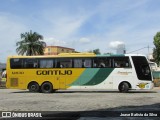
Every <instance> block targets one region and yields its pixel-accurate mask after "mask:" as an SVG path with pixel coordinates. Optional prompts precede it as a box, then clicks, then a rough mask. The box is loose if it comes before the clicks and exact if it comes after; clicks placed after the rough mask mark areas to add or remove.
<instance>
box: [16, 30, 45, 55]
mask: <svg viewBox="0 0 160 120" xmlns="http://www.w3.org/2000/svg"><path fill="white" fill-rule="evenodd" d="M42 40H43V36H42V35H40V34H38V33H36V32H32V31H30V32H25V33H22V34H21V41H18V42H17V43H16V46H17V49H16V51H17V53H18V54H20V55H24V54H26V55H27V56H32V55H43V54H44V48H45V46H46V43H45V42H43V41H42Z"/></svg>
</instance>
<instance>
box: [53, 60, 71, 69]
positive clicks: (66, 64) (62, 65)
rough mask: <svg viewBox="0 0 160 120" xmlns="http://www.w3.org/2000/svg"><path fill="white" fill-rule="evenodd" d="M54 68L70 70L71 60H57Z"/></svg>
mask: <svg viewBox="0 0 160 120" xmlns="http://www.w3.org/2000/svg"><path fill="white" fill-rule="evenodd" d="M56 68H72V59H67V58H64V59H57V60H56Z"/></svg>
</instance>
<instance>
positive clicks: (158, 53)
mask: <svg viewBox="0 0 160 120" xmlns="http://www.w3.org/2000/svg"><path fill="white" fill-rule="evenodd" d="M153 43H154V45H155V48H154V49H153V57H154V59H155V62H156V63H157V64H158V65H159V63H160V32H157V34H156V35H155V36H154V41H153Z"/></svg>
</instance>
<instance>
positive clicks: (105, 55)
mask: <svg viewBox="0 0 160 120" xmlns="http://www.w3.org/2000/svg"><path fill="white" fill-rule="evenodd" d="M121 56H145V55H142V54H103V55H96V54H94V53H60V54H58V55H41V56H17V55H16V56H8V58H42V57H43V58H53V57H54V58H59V57H121Z"/></svg>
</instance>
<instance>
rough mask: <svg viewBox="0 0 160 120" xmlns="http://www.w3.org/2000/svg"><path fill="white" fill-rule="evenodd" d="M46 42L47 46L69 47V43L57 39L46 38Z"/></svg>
mask: <svg viewBox="0 0 160 120" xmlns="http://www.w3.org/2000/svg"><path fill="white" fill-rule="evenodd" d="M44 42H46V44H47V46H67V43H66V42H65V41H62V40H58V39H55V38H52V37H51V38H45V39H44Z"/></svg>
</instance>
